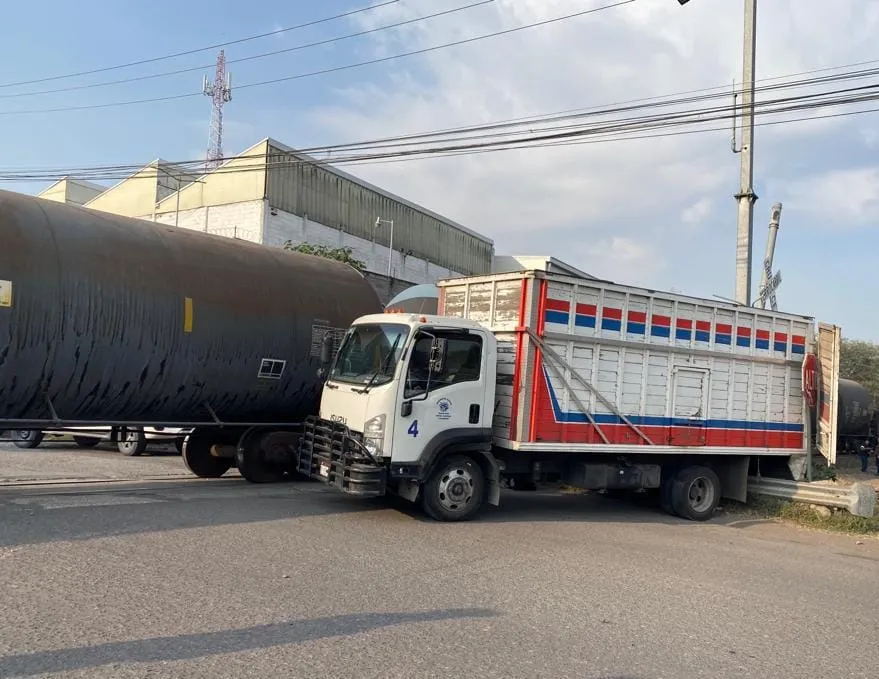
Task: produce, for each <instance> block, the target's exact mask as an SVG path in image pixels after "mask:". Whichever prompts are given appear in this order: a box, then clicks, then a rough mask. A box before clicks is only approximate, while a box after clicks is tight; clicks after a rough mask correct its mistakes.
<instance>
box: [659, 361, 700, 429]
mask: <svg viewBox="0 0 879 679" xmlns="http://www.w3.org/2000/svg"><path fill="white" fill-rule="evenodd" d="M671 409H672V423H671V427H670V428H669V437H668V444H669V445H670V446H704V445H705V444H706V433H707V416H706V413H707V410H708V371H707V370H704V369H701V368H681V367H678V368H675V369H674V373H673V374H672V402H671Z"/></svg>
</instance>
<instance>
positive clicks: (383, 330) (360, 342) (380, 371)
mask: <svg viewBox="0 0 879 679" xmlns="http://www.w3.org/2000/svg"><path fill="white" fill-rule="evenodd" d="M408 334H409V327H408V326H406V325H400V324H396V323H365V324H363V325H355V326H353V327H352V328H351V329H350V330H349V331H348V333H347V334H346V335H345V339H344V341H343V342H342V347H341V348H340V349H339V355H338V356H337V357H336V364H335V365H334V366H333V371H332V372H331V373H330V379H331V380H334V381H337V382H347V383H349V384H367V383H370V382H371V384H372V386H376V385H380V384H386V383H387V382H390V381H391V380H392V379H393V378H394V372H395V370H396V369H397V363H398V361H399V360H400V355H401V354H402V353H403V347H405V346H406V336H407V335H408ZM392 350H393V355H392V354H391V351H392Z"/></svg>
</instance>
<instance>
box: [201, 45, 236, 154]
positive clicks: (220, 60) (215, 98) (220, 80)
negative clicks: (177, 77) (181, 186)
mask: <svg viewBox="0 0 879 679" xmlns="http://www.w3.org/2000/svg"><path fill="white" fill-rule="evenodd" d="M202 93H203V94H204V95H205V96H207V97H210V98H211V133H210V137H209V138H208V154H207V158H206V160H205V169H206V170H208V171H210V170H214V169H216V168H217V167H219V165H220V163H221V162H222V161H223V106H224V105H225V104H226V103H227V102H229V101H231V100H232V76H231V75H230V74H228V73H226V52H225V50H220V54H219V55H217V71H216V73H215V74H214V81H213V82H209V81H208V77H207V76H205V77H204V82H203V84H202Z"/></svg>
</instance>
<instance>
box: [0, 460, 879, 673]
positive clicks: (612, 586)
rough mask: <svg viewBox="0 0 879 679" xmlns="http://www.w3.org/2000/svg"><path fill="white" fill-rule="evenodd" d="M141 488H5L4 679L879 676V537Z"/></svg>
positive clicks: (530, 509) (254, 489)
mask: <svg viewBox="0 0 879 679" xmlns="http://www.w3.org/2000/svg"><path fill="white" fill-rule="evenodd" d="M13 454H14V453H13ZM37 454H42V453H36V452H33V453H29V455H37ZM99 454H100V453H95V455H99ZM106 455H107V456H108V457H107V459H110V456H111V455H112V453H110V452H108V453H106ZM46 459H48V458H46ZM112 459H113V460H114V462H107V463H106V464H107V465H113V464H118V465H119V468H120V469H122V468H124V465H125V464H127V463H129V462H132V460H131V459H128V458H119V457H114V458H112ZM152 460H153V461H156V460H158V461H159V462H158V464H157V465H156V466H160V465H165V464H166V462H167V463H168V464H174V463H175V461H176V463H178V464H179V462H180V460H179V457H176V458H175V457H168V458H153V459H152ZM149 461H150V458H142V459H141V460H138V461H137V464H139V465H140V464H142V463H148V462H149ZM118 478H122V476H118V477H117V480H116V481H114V482H101V483H96V484H79V485H71V486H66V487H40V486H34V487H8V486H7V487H5V488H0V583H2V589H0V597H2V602H3V603H2V606H0V612H2V615H0V676H2V677H9V676H26V677H34V676H65V677H182V676H185V677H211V678H216V677H274V676H285V677H377V678H378V677H380V678H382V679H384V678H390V677H401V678H402V677H406V678H407V679H408V678H411V677H455V676H459V677H479V678H480V679H482V678H494V677H498V678H501V677H503V678H511V677H552V678H553V679H557V678H558V679H561V678H565V677H572V678H573V677H576V678H577V679H584V678H597V677H604V678H608V679H609V678H619V679H621V678H627V679H630V678H631V679H635V678H638V679H659V678H660V677H664V678H674V679H679V678H685V677H686V678H687V679H691V678H702V677H705V678H712V679H715V678H716V679H724V678H727V677H729V678H733V677H735V678H737V679H738V678H741V677H760V678H761V679H765V678H766V677H772V678H773V679H794V678H796V679H802V678H803V677H821V678H822V679H832V678H836V677H863V678H865V679H866V678H874V677H876V676H879V657H877V656H876V653H875V633H876V630H877V629H879V596H877V594H879V542H876V541H871V540H866V541H864V544H860V545H859V544H857V543H856V541H855V539H854V538H849V537H845V536H828V535H824V534H819V533H814V532H807V531H804V530H800V529H795V528H792V527H788V526H781V525H777V524H766V523H762V522H753V521H741V520H736V519H735V518H734V517H723V516H721V517H719V519H718V520H716V521H713V522H711V523H708V524H693V523H686V522H682V521H678V520H675V519H672V518H670V517H667V516H665V515H663V514H661V513H659V512H657V511H652V510H650V509H645V508H639V507H635V506H632V505H630V504H627V503H624V502H618V501H614V500H609V499H604V498H600V497H590V496H570V495H568V496H561V495H551V494H537V493H509V494H506V495H505V496H504V497H503V500H502V502H503V506H502V507H501V508H500V509H498V510H492V511H489V512H487V513H486V514H485V515H484V517H483V518H482V519H481V520H478V521H475V522H471V523H467V524H457V525H456V524H438V523H434V522H431V521H428V520H425V519H423V518H422V517H421V516H420V515H419V514H418V513H417V512H414V511H407V510H406V508H405V506H403V507H399V506H391V507H389V506H388V503H387V502H378V501H360V500H354V499H350V498H347V497H343V496H340V495H338V494H336V493H333V492H331V491H328V490H326V489H325V488H323V487H322V486H320V485H319V484H315V483H308V482H290V483H285V484H280V485H273V486H255V485H251V484H248V483H247V482H245V481H243V480H241V479H240V478H230V479H220V480H218V481H201V480H173V479H169V480H166V481H139V482H135V483H131V484H125V483H121V482H119V481H118Z"/></svg>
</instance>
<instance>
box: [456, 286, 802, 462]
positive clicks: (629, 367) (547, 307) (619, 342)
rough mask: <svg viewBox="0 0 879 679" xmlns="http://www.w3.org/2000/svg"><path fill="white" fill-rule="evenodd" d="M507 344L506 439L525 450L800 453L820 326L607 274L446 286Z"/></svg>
mask: <svg viewBox="0 0 879 679" xmlns="http://www.w3.org/2000/svg"><path fill="white" fill-rule="evenodd" d="M439 286H440V290H441V292H440V314H441V315H446V316H455V317H463V318H469V319H471V320H474V321H477V322H479V323H480V324H482V325H484V326H485V327H487V328H489V329H490V330H491V331H492V332H493V333H494V334H495V336H496V337H497V340H498V367H497V371H498V377H497V380H498V386H497V397H496V401H497V407H496V411H495V417H494V423H493V427H494V434H495V437H496V443H497V445H498V446H500V447H501V448H509V449H513V450H520V451H534V452H538V451H558V452H594V453H605V452H608V453H637V454H678V453H699V454H713V455H792V454H798V453H805V452H806V450H807V445H808V436H809V433H808V415H807V413H808V409H807V406H806V403H805V399H804V397H803V393H802V386H803V385H802V381H803V378H802V369H803V361H804V357H805V356H806V355H807V354H808V353H811V352H812V351H814V347H813V344H814V333H815V329H814V324H813V320H812V319H811V318H809V317H805V316H796V315H791V314H783V313H776V312H772V311H769V310H763V309H755V308H748V307H737V306H735V305H732V304H728V303H723V302H716V301H714V300H708V299H697V298H692V297H686V296H682V295H676V294H671V293H664V292H655V291H652V290H646V289H641V288H634V287H629V286H623V285H616V284H612V283H606V282H601V281H597V280H587V279H580V278H573V277H567V276H560V275H557V274H547V273H545V272H541V271H530V272H518V273H506V274H496V275H491V276H480V277H471V278H463V279H453V280H448V281H442V282H440V283H439Z"/></svg>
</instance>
